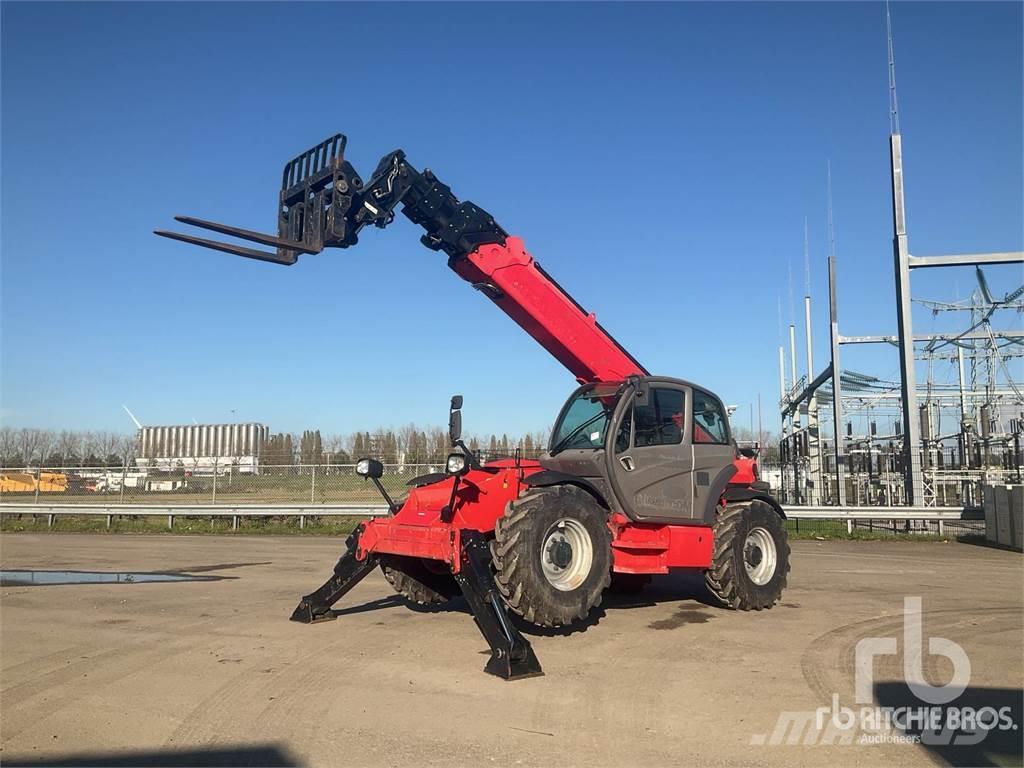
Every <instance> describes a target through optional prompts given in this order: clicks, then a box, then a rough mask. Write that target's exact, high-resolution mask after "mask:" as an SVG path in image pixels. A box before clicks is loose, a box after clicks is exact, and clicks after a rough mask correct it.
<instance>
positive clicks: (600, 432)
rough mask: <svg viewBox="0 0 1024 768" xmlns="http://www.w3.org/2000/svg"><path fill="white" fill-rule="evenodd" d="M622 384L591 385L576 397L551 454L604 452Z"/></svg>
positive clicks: (554, 436)
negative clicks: (577, 450) (569, 450)
mask: <svg viewBox="0 0 1024 768" xmlns="http://www.w3.org/2000/svg"><path fill="white" fill-rule="evenodd" d="M622 386H623V385H622V383H621V382H615V383H609V384H591V385H590V386H588V387H585V388H584V389H581V390H579V391H578V392H577V393H576V394H575V395H573V397H572V400H570V401H569V403H568V404H567V405H566V407H565V408H564V409H563V411H562V417H561V419H559V421H558V424H556V425H555V430H554V432H553V433H552V438H551V453H557V452H558V451H564V450H566V449H567V448H603V447H604V434H605V430H607V429H608V421H609V420H610V419H611V417H612V413H613V412H614V410H615V404H616V403H617V402H618V401H619V395H620V394H621V392H622Z"/></svg>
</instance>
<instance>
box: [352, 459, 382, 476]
mask: <svg viewBox="0 0 1024 768" xmlns="http://www.w3.org/2000/svg"><path fill="white" fill-rule="evenodd" d="M356 474H357V475H359V476H360V477H380V476H382V475H383V474H384V465H383V464H381V463H380V462H379V461H377V460H376V459H360V460H359V461H357V462H356Z"/></svg>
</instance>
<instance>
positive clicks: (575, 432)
mask: <svg viewBox="0 0 1024 768" xmlns="http://www.w3.org/2000/svg"><path fill="white" fill-rule="evenodd" d="M607 416H608V412H607V411H601V413H599V414H597V415H595V416H591V417H590V418H589V419H587V420H586V421H584V422H583V423H582V424H580V425H579V426H578V427H576V429H574V430H573V431H572V432H570V433H569V434H568V435H566V436H565V437H563V438H562V439H561V440H559V441H558V444H557V445H555V447H554V448H552V449H551V450H550V451H549V452H548V455H549V456H554V455H555V454H556V453H558V452H559V451H561V450H562V449H563V448H564V447H565V444H566V443H568V442H569V441H570V440H572V439H573V438H574V437H576V436H577V435H578V434H579V433H580V432H582V431H583V430H584V429H586V428H587V427H589V426H590V425H591V424H593V423H594V422H595V421H597V420H598V419H601V418H607Z"/></svg>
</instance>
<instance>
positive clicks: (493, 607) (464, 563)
mask: <svg viewBox="0 0 1024 768" xmlns="http://www.w3.org/2000/svg"><path fill="white" fill-rule="evenodd" d="M362 533H363V526H362V525H360V526H359V527H358V528H357V529H356V530H355V532H353V533H352V535H351V536H349V537H348V540H347V541H346V542H345V544H346V549H345V553H344V554H343V555H342V556H341V557H340V558H339V559H338V562H337V564H336V565H335V566H334V573H333V575H332V576H331V577H330V578H329V579H327V581H325V582H324V583H323V585H322V586H321V587H320V588H319V589H317V590H316V591H315V592H311V593H310V594H308V595H305V596H304V597H303V598H302V600H301V601H300V602H299V604H298V606H296V608H295V610H294V611H293V612H292V615H291V620H292V621H297V622H300V623H302V624H314V623H317V622H320V621H330V620H331V619H334V618H337V617H336V616H335V615H334V613H333V612H332V611H331V606H333V605H334V604H335V603H336V602H338V600H340V599H341V598H342V597H344V595H345V594H346V593H347V592H348V591H349V590H350V589H352V587H354V586H355V585H356V584H358V583H359V582H360V581H362V580H363V578H364V577H366V576H367V575H368V574H369V573H370V572H371V571H372V570H373V569H374V568H376V567H377V565H378V558H377V556H376V555H375V554H373V553H370V552H365V551H361V550H360V547H359V538H360V536H361V535H362ZM459 538H460V542H461V546H460V557H459V569H458V570H457V571H453V573H452V575H453V576H454V577H455V580H456V582H457V583H458V585H459V587H460V588H461V589H462V594H463V595H464V596H465V598H466V603H467V604H468V605H469V609H470V611H471V612H472V614H473V621H474V622H476V625H477V627H478V628H479V630H480V633H481V634H482V635H483V636H484V639H485V640H486V641H487V643H488V645H490V647H491V658H490V660H489V661H488V662H487V664H486V666H485V667H484V671H485V672H488V673H490V674H492V675H496V676H498V677H500V678H503V679H505V680H519V679H522V678H526V677H537V676H539V675H543V674H544V672H543V670H542V669H541V666H540V662H539V661H537V656H536V655H535V654H534V652H533V648H532V647H531V646H530V643H529V641H528V640H527V639H526V638H525V637H523V636H522V634H521V633H520V632H519V630H518V629H517V628H516V627H515V625H514V624H513V623H512V621H511V619H510V618H509V616H508V614H507V612H506V610H505V604H504V603H503V602H502V600H501V595H500V594H499V592H498V588H497V585H496V584H495V583H494V575H493V573H492V568H491V550H490V545H489V544H488V541H487V539H486V537H485V536H484V535H483V534H481V533H480V532H478V531H471V530H463V531H461V536H460V537H459ZM360 554H362V555H363V558H362V559H361V560H360V559H359V555H360Z"/></svg>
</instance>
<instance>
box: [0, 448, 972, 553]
mask: <svg viewBox="0 0 1024 768" xmlns="http://www.w3.org/2000/svg"><path fill="white" fill-rule="evenodd" d="M483 458H484V459H485V460H489V459H493V458H501V457H499V456H484V457H483ZM531 458H532V457H531ZM443 470H444V460H443V458H441V459H439V460H437V461H430V462H426V463H407V462H399V461H396V460H394V459H393V460H392V461H391V462H388V463H385V472H384V476H383V478H381V482H382V484H383V485H384V487H385V488H386V489H387V491H388V493H389V494H390V495H391V496H392V497H393V498H394V499H396V500H398V501H400V500H401V499H402V498H403V497H404V496H405V495H406V493H407V492H408V490H409V487H408V483H409V481H410V480H412V479H413V478H415V477H417V476H419V475H424V474H429V473H433V472H440V471H443ZM0 503H7V504H18V505H20V506H26V505H33V506H34V505H43V506H45V505H48V504H61V505H64V504H68V505H74V504H103V505H107V506H113V507H116V506H118V505H125V506H126V507H127V506H129V505H138V504H151V505H184V506H191V505H210V506H214V505H253V504H262V505H273V504H281V505H288V504H293V505H313V506H315V505H330V504H372V505H376V504H380V503H382V499H381V497H380V494H379V493H378V492H377V490H376V488H375V487H374V485H373V484H372V483H371V482H368V481H366V480H364V479H363V478H361V477H359V476H358V475H356V473H355V464H354V463H345V464H289V465H280V466H260V467H258V469H257V470H256V471H251V470H250V469H249V468H244V469H243V468H240V467H238V466H237V465H236V464H232V463H225V464H224V465H217V466H214V467H212V468H210V467H207V468H202V469H198V468H197V469H193V470H190V469H188V468H185V467H178V468H175V469H173V470H171V471H156V470H153V469H148V470H147V469H144V468H139V467H134V466H127V467H75V468H63V467H35V468H32V467H29V468H18V469H2V470H0ZM40 511H41V512H42V511H43V510H40ZM126 513H127V514H130V511H128V510H126ZM183 522H184V521H183ZM107 523H108V525H109V519H108V521H107ZM211 524H212V521H211ZM302 524H303V525H304V523H302ZM331 524H332V525H335V524H339V525H344V523H343V522H342V521H340V520H334V521H331ZM787 526H788V528H789V530H790V532H791V534H792V535H794V536H795V537H799V538H837V537H840V538H848V537H851V536H852V537H854V538H858V537H868V538H874V537H904V538H907V537H928V536H945V537H950V536H956V537H959V536H968V537H969V536H978V537H983V536H984V533H985V525H984V521H983V520H944V521H942V522H939V521H936V520H930V521H929V520H898V521H893V520H881V519H880V520H856V521H852V522H851V523H849V524H848V522H847V521H846V520H840V519H835V520H796V519H791V520H789V521H788V522H787ZM851 529H852V530H851Z"/></svg>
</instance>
